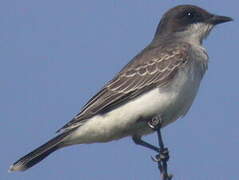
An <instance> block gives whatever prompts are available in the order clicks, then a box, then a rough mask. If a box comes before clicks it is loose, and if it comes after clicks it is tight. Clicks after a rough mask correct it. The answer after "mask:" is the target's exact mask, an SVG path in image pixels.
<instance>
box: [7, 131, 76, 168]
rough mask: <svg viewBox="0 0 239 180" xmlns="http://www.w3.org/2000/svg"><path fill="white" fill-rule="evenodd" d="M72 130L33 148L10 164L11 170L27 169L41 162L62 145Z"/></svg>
mask: <svg viewBox="0 0 239 180" xmlns="http://www.w3.org/2000/svg"><path fill="white" fill-rule="evenodd" d="M71 132H72V131H67V132H64V133H62V134H60V135H58V136H56V137H55V138H53V139H51V140H50V141H48V142H47V143H45V144H43V145H42V146H40V147H38V148H37V149H35V150H33V151H32V152H30V153H29V154H27V155H25V156H23V157H22V158H20V159H19V160H18V161H16V162H15V163H14V164H13V165H11V166H10V169H9V171H10V172H11V171H25V170H27V169H28V168H30V167H32V166H34V165H35V164H37V163H39V162H40V161H41V160H43V159H45V158H46V157H47V156H48V155H50V154H51V153H53V152H54V151H56V150H57V149H59V148H61V147H62V145H63V144H62V142H63V140H64V138H65V137H66V136H68V135H69V134H70V133H71Z"/></svg>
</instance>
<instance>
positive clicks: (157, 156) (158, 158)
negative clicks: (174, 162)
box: [151, 154, 161, 163]
mask: <svg viewBox="0 0 239 180" xmlns="http://www.w3.org/2000/svg"><path fill="white" fill-rule="evenodd" d="M159 156H160V155H159V154H157V155H156V156H155V157H153V156H151V159H152V161H153V162H157V163H158V162H160V161H161V159H160V157H159Z"/></svg>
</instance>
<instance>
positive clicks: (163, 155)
mask: <svg viewBox="0 0 239 180" xmlns="http://www.w3.org/2000/svg"><path fill="white" fill-rule="evenodd" d="M161 124H162V119H161V117H160V116H156V117H154V118H152V119H151V120H150V121H149V122H148V125H149V127H150V128H152V129H153V130H155V131H157V135H158V143H159V147H160V149H159V154H157V155H156V156H155V157H154V158H152V159H153V161H155V162H157V163H158V168H159V170H160V173H161V176H162V179H163V180H171V179H172V177H173V176H172V175H171V174H170V175H169V174H168V170H167V169H168V167H167V162H168V160H169V151H168V148H165V147H164V143H163V139H162V135H161Z"/></svg>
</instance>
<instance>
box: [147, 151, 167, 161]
mask: <svg viewBox="0 0 239 180" xmlns="http://www.w3.org/2000/svg"><path fill="white" fill-rule="evenodd" d="M151 158H152V160H153V161H154V162H168V160H169V151H168V148H164V149H162V150H161V149H160V150H159V154H157V155H156V156H155V157H151Z"/></svg>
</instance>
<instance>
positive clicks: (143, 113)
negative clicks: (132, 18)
mask: <svg viewBox="0 0 239 180" xmlns="http://www.w3.org/2000/svg"><path fill="white" fill-rule="evenodd" d="M232 20H233V19H232V18H231V17H227V16H219V15H216V14H212V13H210V12H208V11H207V10H205V9H203V8H201V7H198V6H195V5H190V4H185V5H178V6H176V7H173V8H171V9H169V10H168V11H167V12H165V14H163V16H162V18H161V20H160V22H159V24H158V26H157V28H156V32H155V35H154V36H153V38H152V41H151V42H150V43H149V44H148V45H147V46H146V47H145V48H144V49H143V50H142V51H140V52H139V53H138V54H137V55H136V56H135V57H134V58H132V60H131V61H130V62H129V63H128V64H127V65H125V66H124V67H123V68H122V70H121V71H120V72H119V73H117V74H116V75H115V76H114V77H113V78H112V80H110V81H109V82H108V83H106V84H105V85H104V86H103V87H102V88H101V90H100V91H99V92H98V93H97V94H96V95H95V96H93V97H92V98H91V99H90V100H89V101H88V102H87V103H86V104H85V105H84V106H83V108H82V109H81V111H80V113H78V114H77V115H75V116H74V118H73V119H72V120H71V121H69V122H68V123H67V124H65V125H64V126H63V127H62V128H60V129H59V130H58V131H57V133H58V134H57V135H56V136H55V137H54V138H52V139H51V140H49V141H48V142H46V143H45V144H43V145H41V146H40V147H38V148H36V149H35V150H33V151H32V152H30V153H28V154H27V155H25V156H23V157H22V158H20V159H19V160H17V161H16V162H15V163H13V164H12V165H11V166H10V169H9V171H25V170H27V169H29V168H30V167H32V166H34V165H35V164H37V163H39V162H40V161H42V160H43V159H44V158H46V157H47V156H48V155H50V154H51V153H53V152H55V151H56V150H58V149H61V148H64V147H67V146H71V145H75V144H91V143H97V142H102V143H103V142H110V141H113V140H118V139H121V138H125V137H131V138H132V139H133V141H134V142H135V143H136V144H138V145H142V146H145V147H148V148H150V149H152V150H155V151H158V148H157V147H155V146H153V145H151V144H149V143H147V142H146V141H144V140H143V139H142V138H143V136H145V135H148V134H150V133H153V132H155V131H154V129H153V128H152V127H150V126H149V123H148V122H150V121H151V120H152V119H154V118H156V117H157V118H160V124H161V127H162V128H163V127H165V126H167V125H168V124H170V123H172V122H174V121H175V120H177V119H179V118H182V117H184V116H185V115H186V113H187V112H188V110H189V109H190V107H191V105H192V103H193V101H194V99H195V97H196V95H197V92H198V89H199V87H200V84H201V80H202V78H203V76H204V74H205V72H206V71H207V69H208V54H207V52H206V49H205V48H204V47H203V44H202V43H203V40H204V39H205V38H206V37H207V36H208V35H209V33H210V32H211V30H212V29H213V28H214V27H215V26H216V25H218V24H221V23H225V22H229V21H232Z"/></svg>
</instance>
